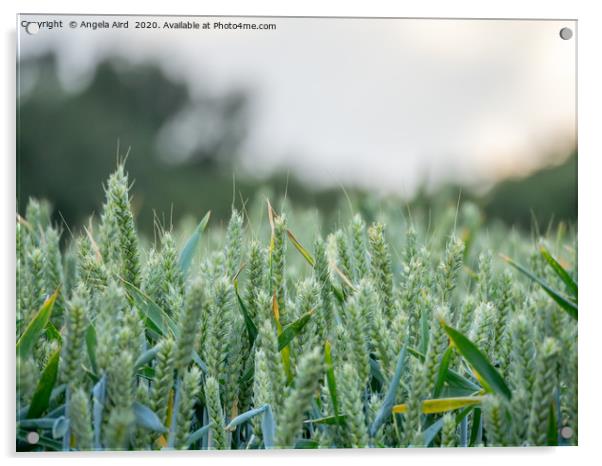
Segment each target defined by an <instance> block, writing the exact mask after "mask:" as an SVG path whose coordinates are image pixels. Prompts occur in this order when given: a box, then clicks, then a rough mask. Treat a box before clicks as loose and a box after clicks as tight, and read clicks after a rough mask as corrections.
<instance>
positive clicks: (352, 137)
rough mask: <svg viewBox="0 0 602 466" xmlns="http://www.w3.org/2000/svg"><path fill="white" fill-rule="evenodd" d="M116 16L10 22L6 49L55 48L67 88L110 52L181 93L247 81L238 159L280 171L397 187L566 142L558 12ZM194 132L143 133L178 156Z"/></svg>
mask: <svg viewBox="0 0 602 466" xmlns="http://www.w3.org/2000/svg"><path fill="white" fill-rule="evenodd" d="M21 19H22V20H28V19H29V20H35V21H43V20H48V19H54V18H53V17H40V16H37V17H23V18H21ZM59 19H63V22H64V24H65V25H67V24H68V22H69V21H71V20H72V19H75V20H77V21H78V22H80V21H81V20H82V18H81V17H79V18H78V17H62V18H59ZM87 19H90V20H94V18H89V17H88V18H87ZM97 19H98V18H97ZM104 19H105V20H106V21H109V22H112V21H113V20H116V19H123V18H112V17H105V18H104ZM128 19H129V29H127V30H119V29H108V30H97V31H90V30H82V29H80V28H76V29H70V28H69V27H66V28H64V29H53V30H51V31H49V30H45V29H42V30H40V31H39V32H38V33H37V34H35V35H29V34H26V33H25V31H24V30H23V29H20V32H19V49H20V54H21V55H22V56H23V57H27V56H31V55H33V54H41V53H45V52H46V51H48V50H49V49H52V50H55V51H56V52H57V53H58V57H59V64H60V72H61V77H62V79H63V81H64V83H65V85H66V86H71V87H74V88H77V86H81V85H83V83H85V79H86V77H87V76H89V75H90V71H91V70H92V69H93V67H94V65H95V64H96V63H97V62H98V61H99V60H101V59H102V58H104V57H105V56H108V55H118V56H121V57H123V58H125V59H127V60H131V61H132V62H143V61H149V60H151V61H156V62H157V63H159V64H160V65H161V66H163V67H164V69H165V70H166V71H167V73H168V74H170V75H172V76H175V77H178V78H183V79H185V80H186V81H187V82H189V84H190V86H191V89H192V90H193V92H196V91H198V92H199V93H201V92H202V93H207V92H209V93H212V94H216V95H219V94H221V93H224V92H227V91H228V90H229V89H232V88H243V89H248V90H250V91H252V100H251V104H252V105H251V110H252V111H251V121H250V128H249V137H248V139H247V141H246V143H245V146H244V148H243V153H242V161H243V164H244V166H245V167H247V169H248V170H250V171H253V172H255V171H257V172H267V171H270V170H272V169H274V168H290V169H291V170H293V171H295V173H297V174H298V175H299V176H301V177H303V178H306V179H312V180H313V181H315V182H317V183H320V184H333V183H337V184H338V183H345V184H347V183H351V184H356V185H359V186H363V187H369V188H377V189H380V190H384V191H395V192H399V193H402V194H411V193H412V192H413V190H414V189H415V187H416V186H417V184H419V183H420V182H422V181H423V180H424V179H425V178H428V180H430V181H431V182H439V181H457V182H463V183H467V184H471V185H483V184H487V183H490V182H492V181H494V180H497V179H500V178H502V177H506V176H511V175H517V174H525V173H528V172H529V171H531V170H533V169H535V168H537V167H540V166H542V165H544V164H546V163H550V162H551V161H554V160H556V161H558V158H559V157H562V156H565V155H566V154H567V153H568V152H569V151H570V150H571V149H572V148H573V147H574V146H575V141H576V134H575V118H576V115H575V97H576V96H575V44H576V39H575V37H573V38H572V39H571V40H562V39H561V38H560V36H559V31H560V29H561V28H563V27H570V28H571V29H572V30H573V31H575V26H576V25H575V23H574V22H571V21H484V20H479V21H466V20H402V19H399V20H393V19H299V18H295V19H292V18H287V19H275V18H270V19H260V18H247V19H232V18H222V19H221V21H222V22H229V21H232V22H239V21H243V22H250V23H257V24H259V23H275V24H276V26H277V29H276V30H275V31H274V30H271V31H232V30H224V31H217V30H210V31H203V30H198V31H190V30H179V31H174V30H154V31H152V30H151V31H148V30H135V29H133V26H134V22H135V21H136V20H137V19H141V18H133V17H130V18H128ZM146 19H147V20H148V19H149V18H146ZM180 19H184V20H186V19H187V18H157V21H158V22H159V26H162V24H163V22H164V21H170V22H173V21H178V20H180ZM188 19H191V20H192V19H193V18H188ZM194 20H196V21H198V22H200V23H202V22H203V21H210V22H211V23H213V22H214V21H216V19H215V18H207V19H203V18H194ZM184 120H185V118H182V119H181V120H179V121H184ZM201 133H202V131H200V130H199V129H198V128H196V127H195V125H193V124H188V125H187V124H184V123H183V124H172V125H169V126H168V127H166V128H165V129H164V130H163V131H162V132H161V134H160V135H157V141H158V144H160V146H161V147H162V148H170V150H172V151H174V152H180V153H179V154H178V153H175V154H173V155H174V156H180V157H183V156H185V155H186V154H185V152H186V150H190V149H191V146H193V145H194V143H195V141H196V139H197V135H198V134H201ZM178 138H184V139H185V140H188V141H190V144H188V145H186V144H184V145H182V144H180V145H178V144H175V143H174V141H176V140H177V139H178Z"/></svg>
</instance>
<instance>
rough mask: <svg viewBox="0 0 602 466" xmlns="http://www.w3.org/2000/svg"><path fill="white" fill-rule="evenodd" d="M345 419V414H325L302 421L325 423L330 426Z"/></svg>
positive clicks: (305, 422) (306, 422)
mask: <svg viewBox="0 0 602 466" xmlns="http://www.w3.org/2000/svg"><path fill="white" fill-rule="evenodd" d="M345 419H347V415H346V414H339V415H338V416H325V417H319V418H316V419H307V420H305V421H303V422H304V424H326V425H329V426H332V425H335V424H338V425H340V424H341V423H342V422H345Z"/></svg>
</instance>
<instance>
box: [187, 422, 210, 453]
mask: <svg viewBox="0 0 602 466" xmlns="http://www.w3.org/2000/svg"><path fill="white" fill-rule="evenodd" d="M212 426H213V423H212V422H210V423H209V424H207V425H204V426H203V427H201V428H200V429H198V430H195V431H194V432H193V433H192V434H190V435H189V436H188V438H187V439H186V442H185V445H186V447H190V445H192V444H193V443H194V442H197V441H199V440H200V439H201V438H203V437H204V436H205V435H206V434H207V433H208V432H209V429H211V427H212Z"/></svg>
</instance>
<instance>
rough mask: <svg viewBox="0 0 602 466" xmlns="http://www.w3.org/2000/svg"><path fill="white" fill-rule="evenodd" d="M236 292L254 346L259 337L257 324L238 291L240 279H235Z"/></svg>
mask: <svg viewBox="0 0 602 466" xmlns="http://www.w3.org/2000/svg"><path fill="white" fill-rule="evenodd" d="M234 292H235V294H236V299H237V300H238V305H239V307H240V311H241V312H242V316H243V318H244V320H245V326H246V327H247V333H248V334H249V341H250V342H251V346H252V345H253V343H254V342H255V338H257V326H256V325H255V322H253V319H251V316H250V315H249V311H248V310H247V306H246V305H245V302H244V301H243V299H242V297H241V296H240V293H239V291H238V280H234Z"/></svg>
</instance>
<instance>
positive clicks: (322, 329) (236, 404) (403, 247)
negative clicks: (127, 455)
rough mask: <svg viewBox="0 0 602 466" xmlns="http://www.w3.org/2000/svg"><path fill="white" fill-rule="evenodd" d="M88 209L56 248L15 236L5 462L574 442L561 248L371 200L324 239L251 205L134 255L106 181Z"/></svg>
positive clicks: (167, 235) (24, 227)
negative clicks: (33, 437)
mask: <svg viewBox="0 0 602 466" xmlns="http://www.w3.org/2000/svg"><path fill="white" fill-rule="evenodd" d="M105 194H106V196H107V201H106V203H105V206H104V209H103V213H102V216H101V218H100V219H99V222H98V224H94V221H92V222H91V224H90V226H89V228H88V229H86V230H85V231H83V232H82V233H81V234H80V235H79V236H78V235H76V237H75V238H73V239H72V240H71V241H72V242H71V243H69V242H68V241H69V238H65V240H66V241H67V242H68V243H67V244H66V245H64V246H63V247H62V248H61V247H59V246H60V244H59V238H60V233H59V230H58V229H56V227H54V226H52V224H51V222H50V217H49V211H48V207H47V206H48V205H47V204H45V203H40V202H36V201H32V202H31V203H30V207H29V208H28V209H27V216H26V218H24V219H20V220H19V224H18V226H17V279H18V290H17V291H18V294H17V308H18V309H17V327H16V330H17V332H16V333H17V334H16V338H17V347H16V354H17V423H18V426H19V427H18V429H17V448H18V449H19V450H22V449H30V448H31V446H29V445H27V444H26V441H25V438H26V431H27V429H35V430H36V431H37V432H38V433H39V434H40V443H39V444H38V446H37V447H36V448H37V449H40V450H42V449H47V450H60V449H63V450H68V449H77V450H90V449H94V450H100V449H118V450H145V449H152V450H159V449H163V448H178V449H179V448H189V449H206V448H215V449H255V448H268V449H269V448H316V447H320V448H343V447H359V448H368V447H406V446H411V447H419V446H425V447H453V446H475V445H484V446H511V445H523V444H528V445H548V444H555V443H560V444H569V443H570V444H576V443H577V442H578V438H577V432H578V431H577V325H576V324H577V323H576V320H575V319H573V318H572V317H573V314H572V313H569V312H563V308H562V307H559V306H558V304H557V303H558V301H557V299H556V298H555V297H554V296H552V297H551V295H550V290H552V291H554V293H556V294H557V295H558V296H561V297H564V299H565V300H568V302H569V303H572V304H574V305H575V307H576V304H577V279H576V277H577V273H576V264H575V263H574V262H572V261H573V260H574V248H575V245H576V236H575V235H576V232H575V231H574V229H568V230H562V231H561V232H559V234H557V235H553V232H550V235H548V236H549V237H546V238H544V239H543V240H542V241H543V242H545V244H546V246H545V248H543V249H542V246H541V244H543V243H538V244H539V246H538V247H537V248H535V247H534V246H533V245H532V244H531V241H530V238H529V237H527V236H522V234H520V233H518V232H509V231H508V230H507V229H505V228H504V227H503V226H500V225H498V224H491V225H488V229H487V231H486V232H481V231H480V220H479V219H480V213H479V211H478V209H477V208H476V206H474V205H472V204H465V205H461V206H460V208H459V209H457V208H456V206H455V204H454V205H451V206H448V207H446V208H445V209H444V210H443V212H440V211H435V212H434V213H433V215H427V214H426V213H425V212H422V211H420V210H417V211H413V212H412V222H411V224H410V223H409V222H407V221H406V220H405V219H403V217H402V216H401V215H400V214H399V212H400V211H399V205H397V204H395V203H392V202H389V201H386V200H383V201H382V202H381V203H379V204H377V205H368V204H366V205H361V206H360V207H361V212H362V215H361V216H360V215H359V214H358V213H353V214H351V215H348V216H345V215H347V214H341V216H340V225H337V226H336V228H335V229H334V231H333V232H332V233H329V232H328V231H325V232H324V234H325V237H326V238H327V240H326V241H324V240H322V239H321V238H322V237H321V234H320V229H319V227H318V226H316V225H315V224H313V223H312V222H308V221H307V218H308V217H307V216H306V215H307V214H306V212H303V211H302V210H301V209H298V208H297V207H296V206H294V205H290V204H289V203H284V204H285V207H286V217H285V216H284V215H283V214H282V215H277V214H276V213H275V212H274V211H273V210H271V207H269V215H268V216H267V217H268V218H266V216H265V204H264V203H263V202H251V203H249V204H248V205H250V206H256V207H252V208H251V210H250V211H247V210H246V209H247V207H246V206H245V217H244V218H243V216H242V214H241V213H239V211H238V210H237V209H236V208H235V207H233V209H232V211H231V218H230V221H229V222H228V224H227V225H223V226H222V225H212V226H211V227H209V228H206V227H207V224H208V219H209V217H208V215H206V216H205V217H204V218H203V220H201V221H200V223H199V224H198V226H197V227H196V229H194V228H193V225H191V226H190V228H188V229H186V228H183V229H181V230H180V229H179V228H178V229H174V230H170V231H169V232H165V231H160V232H159V233H160V236H159V240H158V244H155V245H151V243H150V242H149V241H148V240H147V239H146V238H144V237H140V236H139V235H138V234H137V232H136V227H135V225H134V220H133V216H132V213H131V210H130V198H129V185H128V181H127V177H126V175H125V171H124V168H123V166H122V165H119V167H118V168H117V171H116V173H115V174H114V175H113V176H111V178H110V180H109V182H108V184H107V189H106V193H105ZM253 209H256V210H257V211H254V210H253ZM456 210H458V214H457V218H456ZM241 211H242V210H241ZM262 216H263V219H264V220H263V223H262V224H260V225H253V228H251V225H246V224H245V218H247V217H248V218H251V219H257V218H262ZM363 218H366V221H367V222H369V223H371V224H372V226H371V227H370V228H366V223H365V221H364V220H363ZM385 223H386V224H387V225H388V227H387V232H388V233H386V232H385V227H384V225H385ZM289 225H290V228H292V229H294V231H295V234H296V235H298V237H299V238H301V239H302V240H303V242H304V243H305V244H313V250H312V252H311V254H310V253H309V251H308V250H306V249H305V248H304V247H303V246H301V242H299V240H297V237H296V236H295V235H293V234H292V232H291V230H290V229H289ZM454 231H457V232H458V233H457V236H456V235H455V234H454ZM201 233H203V234H202V235H201ZM560 233H561V234H560ZM289 242H291V243H292V244H293V246H294V247H293V248H288V247H287V245H288V243H289ZM548 245H553V246H548ZM287 249H288V250H287ZM544 251H545V254H544ZM500 253H508V254H511V255H512V257H516V258H517V260H519V259H520V261H521V262H523V263H529V267H530V269H529V270H534V272H529V274H525V273H524V271H523V270H520V268H519V270H520V272H523V273H520V272H517V271H516V270H515V268H512V267H510V266H508V265H507V264H506V263H504V261H501V260H499V259H498V258H499V255H500ZM68 255H69V257H71V259H70V260H72V261H73V264H72V268H73V270H74V273H73V274H72V275H71V277H72V278H70V280H72V285H70V286H65V282H66V281H67V276H68V275H69V274H70V272H69V273H68V271H67V268H66V267H65V266H64V264H66V256H68ZM521 258H522V259H521ZM516 263H518V262H516ZM525 270H526V269H525ZM533 277H536V278H537V280H535V282H534V281H533ZM544 280H545V281H544ZM540 282H541V283H545V284H546V286H547V287H548V289H546V288H545V287H544V288H543V289H542V287H541V286H540V284H541V283H540ZM57 289H58V291H56V292H55V290H57ZM555 290H562V292H560V291H555ZM59 296H60V299H59ZM55 310H56V314H55ZM564 310H566V309H564ZM562 427H570V428H571V429H572V431H573V433H574V435H573V437H572V438H571V439H564V438H562V436H561V435H559V434H560V431H559V429H561V428H562ZM53 435H54V436H55V437H56V438H52V436H53Z"/></svg>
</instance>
